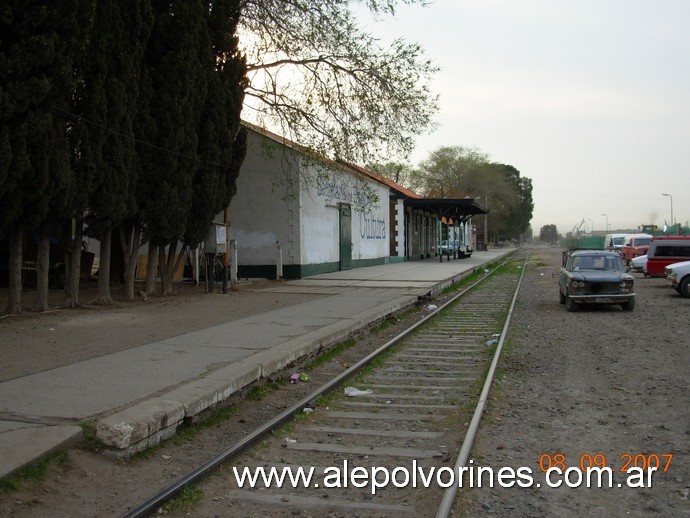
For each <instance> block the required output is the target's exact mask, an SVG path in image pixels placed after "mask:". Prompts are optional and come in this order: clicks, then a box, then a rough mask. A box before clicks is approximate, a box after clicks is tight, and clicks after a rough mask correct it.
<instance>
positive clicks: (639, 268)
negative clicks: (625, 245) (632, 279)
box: [630, 255, 647, 277]
mask: <svg viewBox="0 0 690 518" xmlns="http://www.w3.org/2000/svg"><path fill="white" fill-rule="evenodd" d="M630 265H631V266H632V270H633V271H634V272H640V273H644V276H645V277H647V256H646V255H638V256H637V257H633V258H632V259H631V260H630Z"/></svg>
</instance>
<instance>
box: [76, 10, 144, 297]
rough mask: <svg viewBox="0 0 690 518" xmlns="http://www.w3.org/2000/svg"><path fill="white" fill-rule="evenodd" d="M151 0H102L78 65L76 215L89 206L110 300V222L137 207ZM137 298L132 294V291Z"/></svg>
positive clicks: (104, 292) (101, 288) (101, 287)
mask: <svg viewBox="0 0 690 518" xmlns="http://www.w3.org/2000/svg"><path fill="white" fill-rule="evenodd" d="M151 23H152V19H151V17H150V6H149V2H148V0H127V1H126V2H97V3H96V10H95V13H94V30H93V35H92V37H91V38H90V39H89V45H88V47H87V52H86V53H85V55H84V59H83V60H82V62H81V67H80V70H79V72H80V73H81V75H82V82H81V84H80V89H79V90H78V95H77V96H75V108H74V110H75V113H77V114H78V115H79V117H78V118H77V119H76V120H75V123H74V129H73V131H72V133H73V139H74V141H75V146H78V150H79V151H78V153H77V158H76V160H75V168H76V169H77V171H79V173H81V174H80V175H79V178H80V190H79V192H78V193H77V195H78V196H77V197H76V198H75V200H74V202H75V203H74V209H75V211H74V216H75V217H76V218H77V219H80V216H81V215H82V214H84V212H86V218H85V221H86V223H87V225H88V232H89V234H90V235H92V236H94V237H96V238H98V239H99V241H100V266H99V274H98V295H97V297H96V299H95V301H94V302H95V303H99V304H108V303H110V302H111V301H112V299H111V294H110V277H111V276H110V263H111V246H112V230H113V229H114V228H116V227H117V226H118V225H119V224H120V223H121V222H122V220H123V219H124V218H125V217H126V216H127V215H129V214H131V213H132V212H134V187H133V186H134V185H135V178H133V175H134V171H135V167H134V164H135V159H136V148H135V140H134V133H133V121H134V117H135V115H136V109H137V98H138V91H139V81H140V67H141V59H142V56H143V49H144V47H145V44H146V41H147V39H148V34H149V32H150V25H151ZM87 209H88V210H87ZM80 245H81V240H79V242H78V243H77V242H76V239H75V242H74V243H73V248H72V252H73V254H72V259H73V262H72V265H73V267H72V268H71V269H72V271H73V276H72V278H71V287H72V289H71V290H70V291H71V295H72V301H71V304H72V305H74V304H76V303H78V299H77V290H78V280H79V259H78V258H79V257H80V255H81V254H80V251H79V248H78V246H80ZM132 298H133V296H132Z"/></svg>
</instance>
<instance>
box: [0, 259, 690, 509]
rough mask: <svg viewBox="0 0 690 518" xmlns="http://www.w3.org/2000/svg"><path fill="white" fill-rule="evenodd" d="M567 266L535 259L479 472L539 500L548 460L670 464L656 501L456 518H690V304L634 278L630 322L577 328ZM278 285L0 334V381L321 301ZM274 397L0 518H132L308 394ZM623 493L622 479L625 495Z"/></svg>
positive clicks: (84, 455)
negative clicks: (500, 474)
mask: <svg viewBox="0 0 690 518" xmlns="http://www.w3.org/2000/svg"><path fill="white" fill-rule="evenodd" d="M559 265H560V250H559V249H556V248H537V249H534V250H533V255H532V259H531V261H530V266H529V267H528V268H527V269H526V272H525V277H524V279H523V284H522V289H521V293H520V295H519V298H518V303H517V306H516V309H515V313H514V317H513V318H514V322H513V330H512V332H511V333H510V337H509V340H508V343H507V349H506V350H505V351H504V357H503V359H502V361H501V364H500V366H499V367H500V373H499V377H498V379H497V384H496V388H495V389H494V390H493V392H492V396H491V401H490V405H489V408H488V410H487V412H486V415H485V418H484V420H483V422H482V426H481V429H480V432H479V437H478V440H477V442H476V443H475V448H474V451H473V457H472V458H473V459H474V462H475V463H476V464H477V465H481V466H490V467H492V468H494V469H495V470H498V469H500V468H501V467H512V468H514V469H517V468H518V467H521V466H527V467H530V468H531V469H532V471H533V472H534V478H535V481H537V482H542V485H545V484H543V482H544V480H543V476H542V478H541V479H540V478H539V473H540V472H539V461H540V459H541V461H542V465H545V464H546V463H547V462H548V461H549V460H550V461H552V462H555V461H557V460H559V458H557V457H556V454H563V455H564V456H565V459H566V460H565V463H564V464H565V466H566V467H571V466H577V465H579V464H580V461H583V462H586V461H587V460H588V459H589V458H590V457H592V458H593V457H594V455H595V454H597V453H601V454H603V455H605V457H606V461H607V464H608V465H609V466H613V467H614V468H620V467H621V466H622V465H623V463H624V462H625V461H626V459H627V457H626V456H627V455H630V456H631V458H633V459H634V458H635V456H636V455H637V456H638V457H637V458H638V459H641V460H644V459H646V460H653V459H656V457H654V454H656V455H658V456H659V458H660V459H663V461H664V463H665V462H666V460H667V459H668V455H673V458H672V461H671V463H670V466H669V467H668V470H667V471H665V472H662V473H659V474H656V475H655V476H654V477H653V485H652V487H649V488H625V487H623V488H619V487H617V486H616V487H613V488H610V489H598V488H590V489H586V488H583V487H580V488H568V487H560V488H557V489H554V488H548V487H541V488H536V487H532V488H528V489H526V488H520V487H513V488H502V487H498V486H495V487H494V488H493V489H491V488H487V487H482V488H475V489H471V490H462V491H461V493H462V501H463V509H459V510H457V511H458V512H459V513H460V514H462V515H465V516H475V515H492V516H602V517H603V516H650V515H656V516H690V503H689V501H688V493H689V490H690V468H689V467H688V449H689V445H690V441H689V440H688V439H689V437H690V420H689V418H688V408H690V405H689V399H690V398H689V395H690V391H689V390H688V388H689V387H688V370H689V366H690V361H689V360H690V354H689V353H688V340H687V334H688V331H689V330H690V326H689V322H688V314H689V312H688V309H689V308H690V299H682V298H681V297H680V296H679V295H677V294H676V292H675V291H673V290H671V289H669V288H667V287H665V281H664V280H662V279H645V278H643V277H642V275H638V274H635V277H636V291H637V294H638V301H637V307H636V308H635V310H634V311H633V312H632V313H628V312H623V311H622V310H620V308H618V307H595V308H587V309H585V310H583V311H580V312H577V313H567V312H566V311H565V308H564V307H563V306H561V305H560V304H559V303H558V296H557V293H556V290H557V288H556V280H557V274H558V267H559ZM267 285H271V283H267V282H266V281H265V282H264V283H263V284H256V283H254V284H246V285H244V286H243V287H242V289H241V290H240V291H237V292H232V293H230V294H227V295H221V294H215V295H204V294H203V289H202V288H195V287H192V286H181V287H180V292H179V293H178V294H177V296H175V297H169V298H166V299H155V300H152V299H149V301H147V302H143V301H142V300H139V301H137V302H134V303H124V302H120V303H119V306H118V307H116V308H85V309H79V310H61V309H60V310H56V311H55V312H54V313H50V314H46V315H33V314H28V315H27V316H21V317H9V318H4V319H1V320H0V343H1V344H2V362H1V363H0V379H3V380H4V379H11V378H13V377H17V376H22V375H25V374H29V373H31V372H37V371H40V370H43V369H46V368H50V367H51V366H57V365H63V364H67V363H71V362H74V361H76V360H81V359H86V358H90V357H93V356H98V355H102V354H106V353H108V352H113V351H116V350H121V349H124V348H128V347H134V346H136V345H139V344H142V343H146V342H150V341H152V340H159V339H162V338H165V337H169V336H173V335H176V334H179V333H181V332H187V331H190V330H192V329H198V328H202V327H206V326H209V325H213V324H214V323H218V322H220V321H222V320H227V319H231V318H241V317H242V316H247V315H249V314H252V312H257V311H262V310H265V309H266V307H267V306H271V307H279V306H280V305H289V304H296V303H299V302H301V301H304V300H307V299H309V298H312V297H314V295H307V294H294V293H291V294H287V293H273V292H261V291H256V290H255V288H257V287H265V286H267ZM57 295H58V296H59V294H57ZM3 296H4V295H3V294H2V293H0V301H1V300H3V298H2V297H3ZM29 296H30V295H29ZM29 296H27V304H30V302H29ZM83 300H88V298H87V297H84V298H83ZM58 303H59V302H57V301H56V304H58ZM422 313H423V310H422V309H419V310H417V311H411V312H408V313H406V314H404V315H399V316H398V319H399V320H400V322H398V320H394V321H393V322H392V323H393V324H394V325H391V326H390V327H389V328H387V329H386V330H385V332H382V333H377V334H369V333H366V332H363V333H361V335H360V336H359V337H358V340H357V345H356V346H355V347H353V348H351V349H349V350H348V352H347V353H346V354H347V356H345V357H343V358H338V359H334V360H333V361H330V362H327V363H326V364H324V365H323V366H322V367H320V368H318V369H314V370H311V371H310V376H311V380H312V382H313V383H314V384H316V383H319V381H320V380H321V379H326V378H327V377H328V376H331V375H332V374H333V373H335V372H338V371H339V370H341V369H343V368H347V367H346V366H347V364H348V362H352V361H353V359H354V358H356V357H357V356H358V355H361V354H363V353H364V352H365V351H368V350H371V349H373V348H374V347H377V346H378V345H379V344H380V343H382V342H385V341H386V340H388V339H389V336H390V335H392V334H394V333H395V332H396V329H397V328H399V327H401V326H402V325H404V324H405V323H406V322H408V321H411V320H415V319H419V318H420V315H421V314H422ZM264 388H265V390H264V389H262V390H261V391H260V392H261V394H254V395H255V396H257V397H248V398H247V399H246V400H245V401H243V402H242V403H241V404H239V405H237V406H236V407H235V408H234V409H232V411H231V412H230V414H231V417H230V418H228V419H225V420H224V421H219V422H214V424H213V425H212V426H209V427H206V428H204V429H203V430H202V431H200V432H199V433H198V434H196V435H194V436H192V437H187V438H180V439H179V440H172V441H169V442H168V443H166V444H165V445H163V446H162V447H159V448H156V449H153V450H151V451H149V452H147V454H146V455H141V456H137V457H136V458H133V459H130V460H127V461H124V460H114V459H112V458H110V457H108V456H106V455H104V454H103V453H100V452H98V450H97V448H96V450H94V449H92V448H91V449H90V448H88V447H84V448H81V449H73V450H70V451H69V454H68V456H67V457H66V458H60V459H57V460H54V461H53V462H51V463H50V466H49V469H48V473H47V474H46V475H45V476H44V477H43V478H42V479H40V480H19V481H17V483H16V486H17V487H16V488H15V489H6V488H5V489H3V488H0V516H32V517H33V516H68V515H69V516H100V515H105V516H110V515H122V514H123V513H124V512H126V510H127V509H129V508H131V507H132V506H134V505H136V504H138V503H140V502H141V501H142V499H144V498H146V497H149V496H151V495H152V494H153V493H155V492H156V490H158V489H160V488H162V487H165V486H166V485H168V484H169V483H171V482H172V481H173V480H175V479H176V478H177V477H179V476H181V475H183V474H185V473H187V472H188V471H189V470H190V469H191V468H192V467H194V466H197V465H198V464H200V463H201V462H203V461H205V460H207V459H208V458H209V457H211V456H212V455H213V454H214V453H215V452H217V451H220V450H222V449H223V448H225V447H228V446H229V445H231V444H233V443H234V442H235V441H237V440H238V439H239V438H241V437H243V436H244V435H245V434H246V433H248V431H250V430H252V429H253V428H254V427H255V426H256V425H257V424H258V423H260V422H262V421H263V420H265V419H267V418H269V417H271V416H272V415H274V414H275V413H277V412H278V411H280V410H282V409H284V408H286V407H287V406H289V405H290V404H292V403H293V402H294V401H296V400H298V399H299V398H301V397H303V396H304V395H305V394H306V393H308V391H309V390H311V388H312V384H311V383H302V384H297V385H289V384H288V385H281V384H276V385H275V386H273V389H271V387H270V386H267V387H264ZM85 446H86V445H85ZM638 454H641V455H638ZM643 457H644V459H643ZM597 459H598V460H600V459H601V457H597ZM662 467H663V466H662ZM622 481H624V478H623V475H622V474H621V473H617V474H616V475H615V482H616V483H618V482H622ZM614 485H615V484H614ZM270 511H271V510H267V514H271V513H270ZM190 515H194V512H193V511H191V512H190Z"/></svg>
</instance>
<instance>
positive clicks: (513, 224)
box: [493, 164, 534, 240]
mask: <svg viewBox="0 0 690 518" xmlns="http://www.w3.org/2000/svg"><path fill="white" fill-rule="evenodd" d="M493 167H495V168H496V170H497V171H498V172H499V174H501V175H502V176H503V177H504V178H505V180H506V182H507V183H508V185H509V186H510V187H511V188H512V191H513V193H512V194H511V195H510V198H509V199H510V200H511V203H509V204H506V212H505V214H504V224H503V225H502V226H501V228H500V229H499V230H500V232H499V234H498V235H497V239H501V240H506V239H519V238H520V235H521V234H522V233H523V232H525V231H526V230H527V228H528V227H529V222H530V220H531V219H532V213H533V210H534V203H533V201H532V180H531V179H529V178H524V177H521V176H520V171H518V170H517V169H515V168H514V167H513V166H511V165H504V164H493Z"/></svg>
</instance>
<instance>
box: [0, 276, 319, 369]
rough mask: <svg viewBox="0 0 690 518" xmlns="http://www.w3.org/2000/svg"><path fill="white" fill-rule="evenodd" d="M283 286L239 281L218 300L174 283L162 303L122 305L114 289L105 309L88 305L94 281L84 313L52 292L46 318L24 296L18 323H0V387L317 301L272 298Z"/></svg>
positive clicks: (29, 294) (0, 295) (2, 294)
mask: <svg viewBox="0 0 690 518" xmlns="http://www.w3.org/2000/svg"><path fill="white" fill-rule="evenodd" d="M283 284H284V282H283V281H267V280H263V279H255V280H249V281H241V282H240V283H239V284H238V286H237V290H236V291H232V290H230V291H228V293H225V294H223V293H222V292H221V291H220V287H219V285H218V284H216V290H215V291H214V293H211V294H207V293H206V289H205V286H203V285H201V286H194V285H193V284H192V283H189V282H181V283H176V284H175V291H176V293H175V295H173V296H169V297H156V296H153V297H148V298H147V299H146V300H144V299H143V298H142V297H137V299H136V300H135V301H133V302H128V301H126V300H125V298H124V293H123V290H122V289H119V288H113V300H114V304H113V305H112V306H95V305H91V304H89V301H92V300H94V298H95V296H96V292H97V290H96V286H95V281H91V282H90V283H88V284H87V285H86V286H85V287H84V288H82V290H81V292H80V300H81V301H82V304H83V306H82V307H81V308H78V309H66V308H62V307H61V305H62V304H63V303H64V295H63V293H62V292H61V291H60V290H51V291H50V299H49V302H50V304H51V311H49V312H46V313H40V314H37V313H32V312H31V311H30V308H31V306H32V305H33V300H34V298H35V295H36V293H35V290H32V289H26V290H25V291H24V296H23V298H22V306H23V308H24V311H23V313H22V314H21V315H19V316H4V317H0V343H1V344H2V356H3V361H2V362H1V363H0V381H5V380H8V379H12V378H16V377H20V376H26V375H28V374H33V373H35V372H41V371H43V370H46V369H52V368H55V367H60V366H63V365H70V364H72V363H75V362H78V361H83V360H87V359H89V358H95V357H98V356H102V355H104V354H109V353H113V352H117V351H121V350H126V349H131V348H133V347H136V346H138V345H143V344H146V343H151V342H155V341H158V340H164V339H166V338H170V337H173V336H178V335H180V334H184V333H189V332H192V331H196V330H198V329H204V328H207V327H210V326H213V325H216V324H220V323H222V322H227V321H232V320H236V319H240V318H244V317H247V316H250V315H254V314H257V313H261V312H265V311H270V310H272V309H277V308H280V307H285V306H290V305H293V304H299V303H301V302H305V301H307V300H313V299H314V298H316V297H318V296H317V295H313V294H301V293H275V292H271V291H266V290H267V289H270V288H272V287H280V286H281V285H283ZM6 301H7V288H1V289H0V307H4V305H5V304H6Z"/></svg>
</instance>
